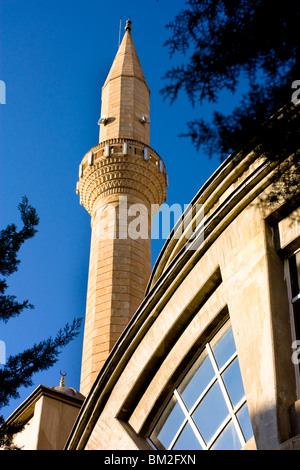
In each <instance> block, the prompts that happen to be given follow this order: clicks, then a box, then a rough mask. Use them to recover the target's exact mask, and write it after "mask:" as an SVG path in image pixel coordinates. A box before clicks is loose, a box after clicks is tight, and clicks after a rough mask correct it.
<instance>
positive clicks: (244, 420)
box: [236, 403, 253, 442]
mask: <svg viewBox="0 0 300 470" xmlns="http://www.w3.org/2000/svg"><path fill="white" fill-rule="evenodd" d="M236 416H237V418H238V420H239V423H240V425H241V428H242V431H243V433H244V437H245V440H246V442H247V441H248V440H249V439H250V438H251V437H252V436H253V431H252V424H251V421H250V416H249V411H248V406H247V403H245V404H244V405H243V406H242V408H241V409H240V410H239V411H238V412H237V414H236Z"/></svg>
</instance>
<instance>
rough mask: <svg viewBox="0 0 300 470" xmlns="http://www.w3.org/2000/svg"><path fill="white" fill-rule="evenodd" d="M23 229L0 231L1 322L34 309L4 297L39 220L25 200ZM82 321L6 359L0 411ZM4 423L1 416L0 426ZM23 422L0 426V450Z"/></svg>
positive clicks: (0, 370) (13, 227)
mask: <svg viewBox="0 0 300 470" xmlns="http://www.w3.org/2000/svg"><path fill="white" fill-rule="evenodd" d="M18 208H19V211H20V215H21V220H22V222H23V227H22V228H21V230H19V231H18V230H17V227H16V225H15V224H10V225H8V226H7V227H6V228H5V229H3V230H1V232H0V274H1V275H2V276H3V278H2V279H1V280H0V321H1V320H2V321H3V322H7V321H8V320H9V319H10V318H12V317H15V316H17V315H19V314H20V313H21V312H22V311H23V310H24V309H26V308H33V306H32V305H31V304H30V303H29V302H28V300H25V301H23V302H21V303H20V302H18V301H16V297H15V296H11V295H5V294H4V292H5V289H6V288H7V283H6V279H5V278H7V277H8V276H9V275H11V274H13V273H14V272H16V271H17V270H18V267H19V264H20V260H19V259H18V258H17V256H18V252H19V250H20V248H21V246H22V244H23V243H24V242H25V241H26V240H28V239H30V238H32V237H33V236H34V235H35V234H36V232H37V229H36V227H37V225H38V223H39V218H38V215H37V213H36V210H35V209H34V208H33V207H32V206H30V205H29V203H28V199H27V198H26V197H24V198H23V199H22V202H21V204H19V206H18ZM80 326H81V319H74V320H73V321H72V323H71V324H69V323H67V324H66V325H65V326H64V327H63V328H62V329H60V330H59V331H58V333H57V335H56V336H55V338H52V337H49V338H48V339H46V340H43V341H41V342H39V343H37V344H34V345H33V346H32V347H31V348H29V349H26V350H25V351H23V352H21V353H19V354H16V355H15V356H10V357H8V359H7V361H6V364H5V365H4V366H2V367H1V368H0V409H1V408H3V407H4V406H6V405H8V403H9V401H10V399H14V398H18V397H19V389H20V387H29V386H31V385H33V380H32V376H33V375H34V374H35V373H36V372H40V371H43V370H46V369H49V368H50V367H51V366H53V364H55V362H56V361H57V360H58V356H59V354H60V352H61V350H62V348H63V347H64V346H66V345H67V344H68V343H69V342H70V341H71V340H72V339H73V338H74V337H76V336H77V335H78V333H79V330H80ZM2 423H4V419H3V416H0V425H1V424H2ZM22 426H23V424H22V423H15V424H14V425H13V427H12V426H10V427H7V426H6V425H5V424H3V425H2V426H1V427H0V447H2V448H5V449H14V446H13V444H12V438H13V434H14V433H15V432H19V431H20V430H21V429H22Z"/></svg>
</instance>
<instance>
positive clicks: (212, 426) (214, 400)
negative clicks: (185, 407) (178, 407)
mask: <svg viewBox="0 0 300 470" xmlns="http://www.w3.org/2000/svg"><path fill="white" fill-rule="evenodd" d="M227 416H228V408H227V406H226V403H225V401H224V398H223V394H222V391H221V389H220V385H219V384H218V382H216V383H215V384H214V385H213V386H212V387H211V389H210V390H209V391H208V392H207V394H206V395H205V397H204V398H203V400H202V401H201V403H200V404H199V406H198V407H197V409H196V411H195V412H194V413H193V418H194V421H195V423H196V424H197V426H198V429H199V430H200V432H201V434H202V436H203V438H204V439H205V441H206V442H208V441H209V440H210V439H211V438H212V437H213V435H214V433H215V432H216V431H217V429H218V427H219V426H220V425H221V424H222V422H223V421H224V420H225V418H226V417H227Z"/></svg>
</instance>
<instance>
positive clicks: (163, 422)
mask: <svg viewBox="0 0 300 470" xmlns="http://www.w3.org/2000/svg"><path fill="white" fill-rule="evenodd" d="M184 419H185V416H184V413H183V411H182V409H181V408H180V405H179V403H178V402H177V400H176V398H175V397H172V399H171V400H170V402H169V404H168V406H167V408H166V409H165V411H164V413H163V415H162V417H161V418H160V420H159V422H158V425H157V426H156V428H155V430H154V432H153V434H152V436H151V439H152V440H153V442H154V443H156V441H157V439H158V440H159V441H160V442H161V443H162V444H163V446H164V447H165V448H166V449H168V447H169V446H170V444H171V442H172V440H173V439H174V437H175V434H176V433H177V431H178V429H179V428H180V426H181V424H182V423H183V421H184Z"/></svg>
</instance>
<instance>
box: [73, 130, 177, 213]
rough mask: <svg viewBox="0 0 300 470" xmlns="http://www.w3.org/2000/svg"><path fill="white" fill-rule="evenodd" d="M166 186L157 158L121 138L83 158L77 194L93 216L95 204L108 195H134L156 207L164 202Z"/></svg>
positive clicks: (103, 145)
mask: <svg viewBox="0 0 300 470" xmlns="http://www.w3.org/2000/svg"><path fill="white" fill-rule="evenodd" d="M167 185H168V182H167V174H166V169H165V165H164V163H163V160H162V159H161V158H160V156H159V155H158V154H157V153H156V152H155V151H154V150H153V149H152V148H151V147H149V146H145V145H144V144H143V143H142V142H138V141H136V140H130V139H121V138H120V139H111V140H108V141H105V142H101V143H100V144H98V145H97V146H95V147H93V148H92V149H91V150H90V151H89V152H88V153H87V154H86V155H85V156H84V158H83V160H82V162H81V164H80V165H79V181H78V183H77V187H76V192H77V194H79V196H80V204H82V205H83V206H84V207H85V208H86V210H87V211H88V212H89V214H91V215H92V214H93V208H94V204H95V201H96V200H97V199H98V198H99V197H101V198H104V197H106V196H109V195H111V194H124V195H125V194H133V195H136V196H137V197H139V198H140V199H141V200H142V201H144V202H145V204H147V205H151V204H156V205H157V206H158V207H159V206H160V205H161V204H162V203H163V202H164V201H165V200H166V187H167ZM158 207H157V210H158Z"/></svg>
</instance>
